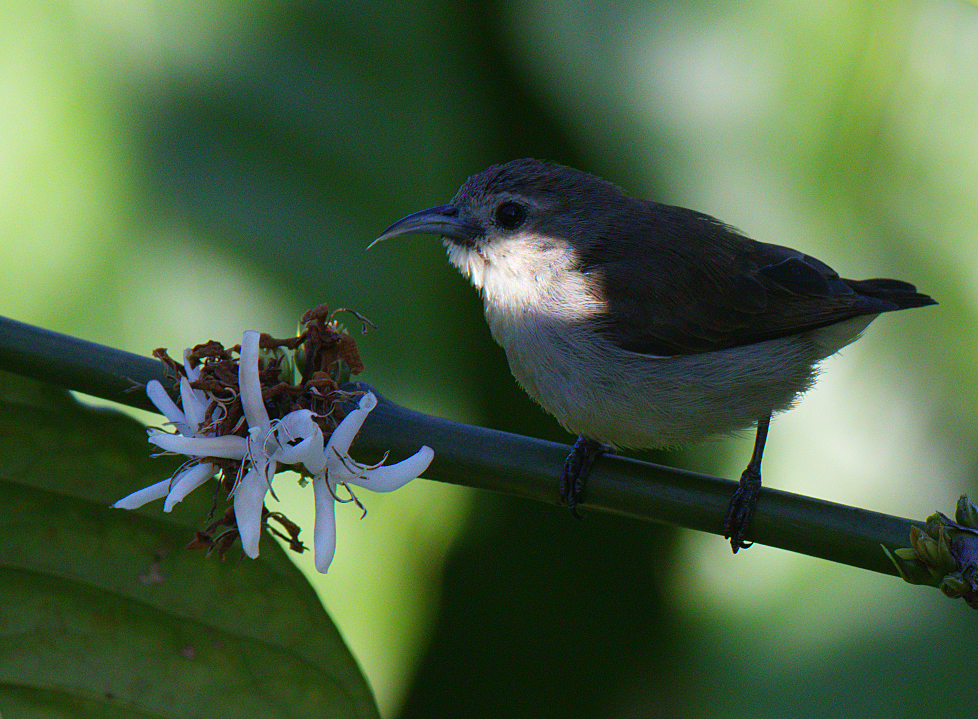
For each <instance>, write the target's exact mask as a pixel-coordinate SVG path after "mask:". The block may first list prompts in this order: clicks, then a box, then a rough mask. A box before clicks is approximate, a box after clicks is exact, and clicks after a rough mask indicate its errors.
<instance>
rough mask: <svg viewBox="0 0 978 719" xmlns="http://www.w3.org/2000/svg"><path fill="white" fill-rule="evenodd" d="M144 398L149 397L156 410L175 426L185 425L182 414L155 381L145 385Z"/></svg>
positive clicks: (185, 421)
mask: <svg viewBox="0 0 978 719" xmlns="http://www.w3.org/2000/svg"><path fill="white" fill-rule="evenodd" d="M146 396H147V397H149V401H150V402H152V403H153V404H155V405H156V409H158V410H159V411H160V412H162V413H163V414H165V415H166V418H167V419H168V420H170V421H171V422H173V423H174V424H177V425H179V424H183V425H186V423H187V419H186V417H184V414H183V412H182V411H181V410H180V408H179V407H177V405H176V403H175V402H174V401H173V400H172V399H171V398H170V395H169V394H168V393H167V391H166V390H165V389H163V385H161V384H160V383H159V382H158V381H157V380H155V379H153V380H150V381H149V382H147V383H146Z"/></svg>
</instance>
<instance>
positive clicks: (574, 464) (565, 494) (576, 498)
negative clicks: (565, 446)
mask: <svg viewBox="0 0 978 719" xmlns="http://www.w3.org/2000/svg"><path fill="white" fill-rule="evenodd" d="M611 451H612V449H611V447H609V446H608V445H606V444H601V443H600V442H598V441H596V440H593V439H589V438H587V437H584V436H581V437H578V438H577V441H576V442H574V449H572V450H571V453H570V454H568V455H567V459H565V460H564V469H563V471H562V472H561V474H560V483H559V484H558V485H557V490H558V491H559V492H560V498H561V499H562V500H563V502H564V504H566V505H567V506H568V507H569V508H570V511H571V514H573V515H574V516H575V517H577V518H578V519H580V518H581V514H580V512H578V511H577V503H578V502H580V501H581V497H582V496H583V494H584V485H585V483H586V482H587V476H588V475H589V474H590V473H591V465H593V464H594V460H596V459H597V458H598V457H599V456H601V455H602V454H604V453H605V452H611Z"/></svg>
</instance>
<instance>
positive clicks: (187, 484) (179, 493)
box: [163, 462, 217, 512]
mask: <svg viewBox="0 0 978 719" xmlns="http://www.w3.org/2000/svg"><path fill="white" fill-rule="evenodd" d="M216 471H217V467H215V466H214V465H213V464H211V463H210V462H202V463H201V464H195V465H194V466H192V467H188V468H187V469H185V470H184V471H182V472H180V473H179V474H178V475H177V476H176V477H174V478H173V487H172V488H171V489H170V493H169V494H167V495H166V501H165V502H164V503H163V511H164V512H169V511H170V510H172V509H173V505H175V504H176V503H177V502H182V501H183V499H184V497H186V496H187V495H188V494H190V493H191V492H193V491H194V490H195V489H197V487H199V486H200V485H202V484H203V483H204V482H206V481H207V480H208V479H210V478H211V477H213V476H214V472H216Z"/></svg>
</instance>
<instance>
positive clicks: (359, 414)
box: [326, 392, 377, 457]
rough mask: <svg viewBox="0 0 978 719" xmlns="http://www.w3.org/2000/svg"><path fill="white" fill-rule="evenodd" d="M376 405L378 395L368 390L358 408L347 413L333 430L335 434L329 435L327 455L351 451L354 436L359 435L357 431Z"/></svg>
mask: <svg viewBox="0 0 978 719" xmlns="http://www.w3.org/2000/svg"><path fill="white" fill-rule="evenodd" d="M376 406H377V396H376V395H375V394H374V393H373V392H367V393H366V394H365V395H364V396H363V397H361V398H360V403H359V405H358V409H355V410H353V411H352V412H350V413H349V414H348V415H346V417H344V418H343V421H342V422H340V423H339V426H337V428H336V429H334V430H333V434H331V435H330V436H329V443H328V444H327V445H326V456H327V457H329V456H335V454H341V455H342V454H346V453H347V452H349V451H350V445H351V444H353V438H354V437H356V436H357V432H359V431H360V428H361V427H362V426H363V423H364V421H365V420H366V419H367V415H368V414H370V411H371V410H372V409H373V408H374V407H376Z"/></svg>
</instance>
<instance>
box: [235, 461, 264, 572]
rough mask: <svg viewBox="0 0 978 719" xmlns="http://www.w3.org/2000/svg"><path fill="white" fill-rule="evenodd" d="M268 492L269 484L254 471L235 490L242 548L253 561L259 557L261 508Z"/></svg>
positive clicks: (236, 516)
mask: <svg viewBox="0 0 978 719" xmlns="http://www.w3.org/2000/svg"><path fill="white" fill-rule="evenodd" d="M267 492H268V483H267V482H266V481H265V478H264V477H262V476H261V475H260V474H259V473H258V472H256V471H255V470H254V469H252V470H249V471H248V473H247V474H246V475H245V476H244V477H243V478H242V479H241V482H239V483H238V486H237V487H236V488H235V490H234V517H235V519H236V520H237V522H238V534H239V535H240V536H241V547H242V548H243V549H244V553H245V554H247V555H248V556H249V557H251V558H252V559H254V558H255V557H257V556H258V541H259V540H260V539H261V508H262V504H263V503H264V502H265V494H266V493H267Z"/></svg>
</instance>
